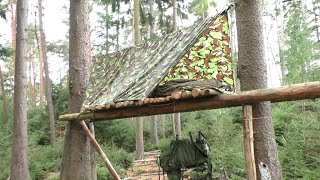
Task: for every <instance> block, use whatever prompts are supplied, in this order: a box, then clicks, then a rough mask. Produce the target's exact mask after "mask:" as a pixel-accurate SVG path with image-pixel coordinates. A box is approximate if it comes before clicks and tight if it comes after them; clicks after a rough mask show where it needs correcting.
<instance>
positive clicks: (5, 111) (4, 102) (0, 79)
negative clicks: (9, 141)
mask: <svg viewBox="0 0 320 180" xmlns="http://www.w3.org/2000/svg"><path fill="white" fill-rule="evenodd" d="M0 86H1V89H0V90H1V94H2V105H3V114H2V117H3V127H2V129H4V130H7V128H8V109H7V106H8V104H7V96H6V91H5V90H4V81H3V76H2V70H1V66H0ZM0 97H1V96H0Z"/></svg>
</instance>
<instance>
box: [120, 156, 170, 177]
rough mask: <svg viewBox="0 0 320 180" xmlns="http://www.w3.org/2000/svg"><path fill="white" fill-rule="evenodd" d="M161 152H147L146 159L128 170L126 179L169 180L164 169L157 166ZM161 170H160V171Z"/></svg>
mask: <svg viewBox="0 0 320 180" xmlns="http://www.w3.org/2000/svg"><path fill="white" fill-rule="evenodd" d="M159 155H160V151H159V150H156V151H149V152H145V153H144V156H145V159H143V160H137V161H134V162H133V166H132V167H131V168H129V169H128V171H127V177H128V178H126V179H128V180H129V179H130V180H159V177H160V180H167V175H166V174H163V173H162V169H161V168H160V167H159V166H158V164H157V159H158V157H159ZM159 168H160V169H159Z"/></svg>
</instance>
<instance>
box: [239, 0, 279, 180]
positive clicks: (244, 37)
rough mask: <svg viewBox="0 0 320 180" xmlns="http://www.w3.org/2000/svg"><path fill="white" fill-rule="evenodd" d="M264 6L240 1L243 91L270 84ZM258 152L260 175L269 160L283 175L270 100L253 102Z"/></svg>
mask: <svg viewBox="0 0 320 180" xmlns="http://www.w3.org/2000/svg"><path fill="white" fill-rule="evenodd" d="M261 13H262V8H261V2H260V1H259V0H240V1H239V2H238V3H237V4H236V19H237V33H238V47H239V61H238V64H239V72H238V76H239V79H240V83H241V91H248V90H253V89H264V88H267V68H266V63H265V53H264V38H263V22H262V14H261ZM252 112H253V118H254V121H253V130H254V148H255V149H254V153H255V158H256V159H255V160H256V165H257V176H258V179H261V171H260V169H259V164H260V167H261V163H263V164H265V165H266V166H267V167H268V168H269V170H270V173H271V176H272V179H274V180H278V179H282V175H281V167H280V163H279V159H278V152H277V144H276V141H275V137H274V131H273V126H272V116H271V109H270V103H269V102H263V103H256V104H253V105H252Z"/></svg>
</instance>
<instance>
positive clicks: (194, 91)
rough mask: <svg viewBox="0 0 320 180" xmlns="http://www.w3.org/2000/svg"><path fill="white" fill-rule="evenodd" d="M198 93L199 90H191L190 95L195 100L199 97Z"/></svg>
mask: <svg viewBox="0 0 320 180" xmlns="http://www.w3.org/2000/svg"><path fill="white" fill-rule="evenodd" d="M200 92H201V89H198V88H194V89H192V91H191V94H192V96H193V97H194V98H196V97H198V96H200Z"/></svg>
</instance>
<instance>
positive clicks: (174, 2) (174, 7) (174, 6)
mask: <svg viewBox="0 0 320 180" xmlns="http://www.w3.org/2000/svg"><path fill="white" fill-rule="evenodd" d="M177 9H178V8H177V0H172V10H173V12H172V23H173V24H172V30H173V31H176V30H178V28H177V16H178V15H177V14H178V13H177Z"/></svg>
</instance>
